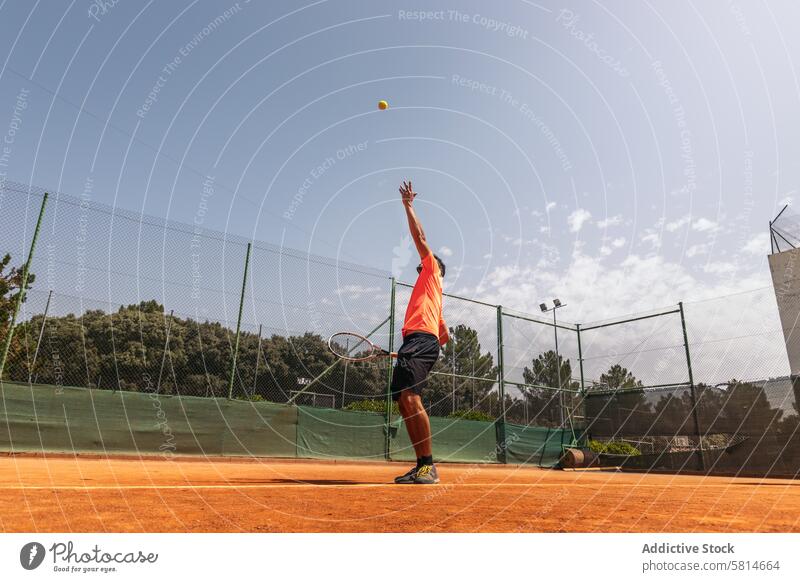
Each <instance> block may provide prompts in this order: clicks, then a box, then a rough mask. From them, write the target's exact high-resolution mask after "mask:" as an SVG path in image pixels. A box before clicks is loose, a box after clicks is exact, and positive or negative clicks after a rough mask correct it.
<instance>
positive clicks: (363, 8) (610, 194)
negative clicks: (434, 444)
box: [0, 0, 800, 321]
mask: <svg viewBox="0 0 800 582" xmlns="http://www.w3.org/2000/svg"><path fill="white" fill-rule="evenodd" d="M421 10H425V11H426V12H427V13H425V14H420V13H419V11H421ZM798 12H800V8H798V6H797V5H796V3H794V2H789V1H782V2H769V3H767V2H760V3H745V2H713V3H706V2H669V3H667V2H652V1H651V2H647V1H644V2H637V3H631V2H622V1H617V2H558V3H556V2H536V3H534V2H526V1H522V0H507V1H504V2H497V3H488V2H469V1H467V2H464V1H460V2H457V3H456V2H451V3H445V2H438V1H433V2H419V3H417V4H413V3H410V4H409V3H405V2H403V3H397V2H383V1H371V2H360V1H358V2H349V1H348V2H344V1H334V0H330V1H324V0H322V1H318V2H308V3H300V2H269V3H259V2H245V1H240V2H238V3H235V2H230V3H228V2H224V1H221V2H208V1H196V2H185V1H181V2H169V3H164V2H162V3H155V2H135V1H129V0H119V1H118V2H116V3H113V2H106V3H105V4H103V3H102V2H100V3H97V2H89V1H77V0H76V1H74V2H71V3H70V2H62V3H55V4H54V3H46V2H21V1H4V2H2V3H1V4H0V44H1V45H2V51H0V56H2V60H0V131H2V132H3V134H4V136H8V131H10V130H11V129H12V127H13V129H14V131H13V134H14V135H13V139H12V143H11V144H10V146H9V147H10V152H9V153H8V154H7V156H6V157H7V160H6V162H7V163H6V164H5V165H4V166H3V167H1V168H0V170H2V172H3V173H4V176H3V177H4V178H7V179H9V180H15V181H18V182H23V183H26V184H27V183H33V184H35V185H39V186H42V187H46V188H50V189H53V190H58V191H62V192H66V193H70V194H74V195H80V194H81V193H82V192H84V190H85V189H86V184H87V182H91V184H92V188H91V197H92V199H93V200H95V201H98V202H103V203H107V204H111V205H115V206H120V207H123V208H126V209H131V210H136V211H143V212H146V213H150V214H154V215H157V216H160V217H166V218H170V219H174V220H180V221H192V220H193V219H194V217H195V216H196V214H197V212H198V209H199V207H200V204H201V201H202V200H203V185H204V182H208V181H209V180H210V181H211V183H213V196H211V197H207V203H208V206H209V212H208V214H207V216H206V221H205V226H206V227H208V228H216V229H220V230H226V231H229V232H232V233H235V234H238V235H242V236H245V237H255V238H257V239H261V240H265V241H269V242H273V243H276V244H282V245H286V246H289V247H294V248H301V249H308V250H311V251H312V252H315V253H319V254H322V255H325V256H329V257H336V258H341V259H344V260H347V261H352V262H357V263H361V264H365V265H369V266H372V267H376V268H380V269H384V270H387V271H393V272H394V273H395V274H397V275H398V276H399V277H400V278H402V279H406V280H410V279H413V276H414V274H413V268H414V266H415V261H414V259H413V257H412V258H410V254H409V252H408V251H409V249H411V248H412V247H411V246H410V241H409V240H408V238H407V236H406V225H405V218H404V215H403V212H402V208H401V206H400V203H399V201H398V196H399V194H398V192H397V187H398V185H399V184H400V182H401V181H402V180H403V179H409V178H410V179H412V180H413V182H414V185H415V187H416V189H417V190H418V191H419V192H421V194H420V197H419V201H418V209H419V214H420V216H421V218H422V220H423V223H424V225H425V228H426V231H427V234H428V237H429V239H430V241H431V243H432V245H433V246H434V248H435V249H437V250H438V251H439V252H440V254H441V255H443V257H444V258H445V260H446V262H447V263H448V266H449V274H448V281H446V283H447V287H448V290H450V291H453V292H457V293H463V294H470V295H477V296H480V297H482V298H484V299H487V300H489V301H491V302H498V303H503V304H505V305H510V306H514V307H517V308H519V309H528V310H533V309H536V305H537V304H538V303H539V301H540V300H541V299H543V298H547V297H551V296H553V295H560V296H562V298H563V299H564V300H565V301H568V302H569V304H570V311H569V312H568V313H567V312H565V317H566V318H567V319H571V320H573V321H582V320H585V319H587V318H588V317H587V314H589V313H591V314H592V315H593V317H591V318H593V319H597V318H598V317H597V316H598V315H607V314H608V315H610V314H612V313H627V312H631V311H636V310H641V309H649V308H651V307H654V306H660V305H666V304H671V303H674V302H676V301H678V300H680V299H686V300H693V299H703V298H707V297H713V296H717V295H724V294H730V293H735V292H738V291H742V290H747V289H755V288H763V287H764V286H767V285H769V273H768V268H767V264H766V254H767V253H768V252H769V240H768V237H767V222H768V220H769V219H770V218H771V217H772V216H773V215H774V214H775V213H776V212H777V211H778V210H779V209H780V207H781V206H782V205H783V203H784V202H786V201H790V200H791V199H792V198H796V197H797V192H796V188H797V184H798V180H800V162H799V161H798V160H800V157H799V156H798V154H800V152H799V151H798V146H797V135H800V108H798V100H799V99H800V82H799V81H798V77H797V70H796V66H795V63H794V59H795V57H796V56H797V55H798V54H800V39H798V38H797V35H796V34H793V29H792V26H793V24H794V23H796V22H797V18H798V16H799V14H798ZM423 17H424V18H423ZM20 96H21V97H20ZM380 99H386V100H387V101H388V102H389V103H390V108H389V109H388V110H387V111H379V110H378V109H377V107H376V105H377V102H378V101H379V100H380ZM20 100H22V101H23V102H24V108H20V107H19V106H18V104H19V102H20ZM772 308H773V309H774V306H772Z"/></svg>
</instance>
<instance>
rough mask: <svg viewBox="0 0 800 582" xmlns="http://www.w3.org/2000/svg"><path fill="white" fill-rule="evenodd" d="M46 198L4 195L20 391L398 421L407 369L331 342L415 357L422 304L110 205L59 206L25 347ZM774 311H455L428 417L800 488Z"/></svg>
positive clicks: (58, 201)
mask: <svg viewBox="0 0 800 582" xmlns="http://www.w3.org/2000/svg"><path fill="white" fill-rule="evenodd" d="M43 194H44V193H43V191H41V190H38V189H35V188H28V187H27V186H23V185H19V184H14V183H11V182H5V183H4V189H3V190H2V192H0V251H1V252H2V254H3V255H5V253H6V252H8V253H9V254H10V255H11V259H10V260H9V263H8V264H7V265H5V267H4V268H5V269H6V271H5V274H4V276H5V277H6V280H8V281H11V282H12V290H11V291H10V292H9V293H7V294H6V296H5V297H3V302H2V303H0V310H2V313H0V331H1V332H2V336H3V339H4V340H5V339H6V338H8V337H13V341H11V343H10V345H9V350H8V358H7V360H6V362H5V366H4V371H3V376H2V377H3V379H6V380H13V381H16V382H23V383H31V384H47V385H54V386H56V387H59V386H64V387H66V386H74V387H92V388H100V389H104V390H125V391H139V392H157V393H161V394H167V395H181V396H200V397H218V398H219V397H222V398H225V397H227V398H233V399H244V400H250V401H259V400H264V401H270V402H276V403H294V404H300V405H304V406H309V407H317V408H335V409H347V410H358V411H372V412H383V413H386V412H387V410H386V401H387V390H388V384H389V378H390V371H391V368H390V366H391V363H390V362H388V361H386V360H382V361H372V362H363V363H345V362H343V361H340V360H337V359H336V358H335V356H334V355H333V354H332V353H330V351H329V350H328V349H327V346H326V343H325V342H326V339H327V337H329V336H330V335H331V334H333V333H335V332H338V331H345V330H348V331H354V332H356V333H360V334H362V335H365V336H367V337H369V338H370V339H371V340H372V341H373V342H375V343H376V344H378V345H380V346H382V347H384V348H386V349H390V348H394V349H397V347H399V345H400V343H401V341H402V337H401V332H402V321H403V310H404V308H405V306H406V305H407V303H408V299H409V297H410V293H411V290H412V286H411V285H409V284H406V283H399V282H397V283H395V282H394V280H393V279H392V278H391V277H390V276H389V275H388V273H385V272H382V271H377V270H374V269H368V268H365V267H362V266H359V265H354V264H347V263H343V262H341V261H336V260H332V259H327V258H323V257H318V256H315V255H311V254H308V253H303V252H299V251H296V250H292V249H286V248H279V247H276V246H274V245H269V244H266V243H262V242H258V241H249V240H246V239H243V238H241V237H235V236H230V235H227V234H223V233H219V232H214V231H211V230H208V229H205V228H204V227H203V226H202V221H198V223H195V224H192V225H189V224H182V223H176V222H172V221H166V220H160V219H156V218H153V217H150V216H146V215H141V214H137V213H134V212H130V211H125V210H119V209H112V208H110V207H107V206H104V205H101V204H97V203H95V202H94V201H93V200H92V199H91V196H90V195H84V196H81V197H77V198H76V197H71V196H66V195H63V194H58V195H55V194H54V195H52V196H51V197H50V199H49V202H48V204H47V205H46V208H45V212H44V215H43V221H42V224H41V230H40V233H39V240H38V247H37V252H36V253H34V255H33V257H32V260H31V265H30V271H31V272H32V273H33V275H34V278H32V279H31V280H30V281H29V283H30V290H29V291H28V293H27V297H26V300H25V302H24V303H22V304H21V310H20V313H19V317H18V319H17V321H16V327H15V329H14V334H13V336H10V335H9V333H8V330H9V324H10V323H11V319H12V318H11V315H12V310H13V306H14V304H15V293H18V289H19V283H20V281H21V273H20V271H16V272H15V273H14V272H11V271H10V270H11V269H12V267H15V266H16V267H17V268H19V267H20V265H21V264H22V261H23V258H24V257H27V255H28V249H29V247H30V244H31V240H32V238H33V236H34V232H35V231H36V228H35V227H36V224H37V217H38V215H39V210H40V207H42V201H43ZM15 281H16V283H17V287H16V291H15V290H14V289H13V286H14V285H13V283H14V282H15ZM779 291H780V290H779ZM774 293H775V291H774V290H773V289H772V288H763V289H757V290H754V291H752V292H748V293H740V294H737V295H732V296H727V297H722V298H716V299H713V300H704V301H698V302H689V303H687V304H686V305H685V306H684V305H683V304H679V305H678V306H675V307H673V308H668V309H662V310H658V311H653V312H649V313H640V314H636V315H633V316H629V317H625V318H620V319H614V320H607V321H600V322H595V323H591V324H585V323H584V324H577V323H568V322H564V321H561V320H560V319H557V318H556V317H555V316H552V317H551V316H550V315H549V314H541V315H537V316H533V315H530V314H526V313H522V312H517V311H513V310H511V309H508V308H503V307H499V306H496V305H492V304H490V303H486V302H483V301H477V300H474V299H468V298H463V297H458V296H455V295H451V294H445V297H444V304H443V305H444V307H443V309H444V318H445V320H446V322H447V324H448V326H449V328H450V332H451V341H450V342H449V343H448V344H447V345H446V346H445V347H444V349H443V350H442V352H441V355H440V358H439V360H438V362H437V363H436V365H435V367H434V370H433V373H432V374H431V376H430V377H429V380H428V389H427V390H426V391H425V392H424V404H425V406H426V408H427V409H428V411H429V413H430V414H431V416H434V417H451V418H462V419H472V420H488V421H492V422H499V423H509V424H513V425H518V426H525V427H547V428H548V429H550V428H553V429H555V428H563V429H568V430H572V431H573V434H580V433H583V434H584V435H585V436H587V437H589V438H591V439H593V440H596V441H600V442H601V444H602V443H604V444H605V445H607V444H609V443H623V444H624V445H625V446H626V447H627V448H623V449H622V450H623V451H624V452H625V455H626V459H627V460H626V462H629V463H634V462H633V461H630V459H632V458H634V457H635V458H637V459H638V460H637V461H635V462H637V463H639V464H640V465H642V466H645V465H647V463H650V464H649V465H647V467H648V468H653V467H666V466H669V468H670V470H681V469H684V468H692V469H698V468H699V469H705V470H723V469H724V470H726V471H728V472H731V471H733V470H734V469H735V470H736V471H741V472H746V471H750V470H755V471H756V472H758V471H761V472H762V473H763V472H764V471H775V470H777V469H776V467H778V468H780V470H781V471H783V472H784V473H785V472H786V471H790V469H791V470H793V471H796V470H798V469H800V463H798V462H796V460H795V461H792V460H791V459H792V458H794V459H796V458H797V457H798V453H800V446H798V445H797V443H798V436H800V435H798V427H799V426H800V422H798V420H799V416H798V415H799V414H800V404H799V403H798V387H797V386H796V383H795V382H793V381H792V379H791V377H790V375H789V374H790V368H789V365H788V361H787V357H786V345H787V344H786V342H787V341H788V339H787V338H790V337H793V336H792V334H793V333H794V325H793V322H791V321H789V322H788V324H786V322H784V324H785V325H784V326H782V325H781V321H780V319H779V318H778V315H777V312H776V309H775V294H774ZM792 297H793V296H792ZM795 311H797V312H800V310H795ZM787 325H788V327H787ZM785 328H786V329H785ZM498 426H499V425H498ZM501 432H502V431H498V435H500V434H501ZM386 434H387V435H388V434H389V430H388V428H387V430H386ZM387 438H388V437H387ZM499 438H500V437H498V439H499ZM387 446H388V445H387ZM681 455H682V456H681ZM735 463H738V465H735V466H734V465H733V464H735ZM710 467H712V469H709V468H710ZM732 467H733V469H732ZM734 472H735V471H734Z"/></svg>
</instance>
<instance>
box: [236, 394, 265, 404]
mask: <svg viewBox="0 0 800 582" xmlns="http://www.w3.org/2000/svg"><path fill="white" fill-rule="evenodd" d="M234 400H247V401H248V402H266V401H267V399H266V398H264V397H263V396H261V394H248V395H244V394H239V395H237V396H235V397H234Z"/></svg>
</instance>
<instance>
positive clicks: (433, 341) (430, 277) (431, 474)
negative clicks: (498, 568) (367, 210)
mask: <svg viewBox="0 0 800 582" xmlns="http://www.w3.org/2000/svg"><path fill="white" fill-rule="evenodd" d="M400 194H401V195H402V200H403V207H404V208H405V209H406V218H408V229H409V230H410V231H411V238H413V239H414V244H415V245H416V247H417V251H418V252H419V258H420V264H419V265H418V266H417V273H418V275H417V282H416V283H415V284H414V290H413V291H412V292H411V299H410V300H409V302H408V307H407V308H406V317H405V320H404V322H403V345H402V346H400V349H399V350H398V351H397V363H396V364H395V366H394V371H393V373H392V399H393V400H395V401H396V402H397V405H398V407H399V408H400V414H402V415H403V420H404V421H405V424H406V429H408V436H409V438H410V439H411V443H412V444H413V445H414V451H415V452H416V454H417V464H416V466H415V467H414V468H412V469H411V470H410V471H409V472H408V473H406V474H405V475H401V476H400V477H397V478H396V479H395V480H394V482H395V483H402V484H406V483H414V484H417V485H432V484H434V483H438V482H439V474H438V473H437V471H436V467H435V466H434V464H433V452H432V449H431V423H430V420H429V419H428V413H427V412H425V407H423V406H422V398H421V396H420V395H421V394H422V390H423V389H424V388H425V386H426V384H427V381H428V380H427V378H428V374H429V373H430V371H431V368H433V365H434V364H435V363H436V360H437V359H438V358H439V346H443V345H444V344H446V343H447V341H448V340H449V339H450V336H449V334H448V332H447V325H445V322H444V318H443V317H442V277H444V272H445V266H444V263H443V262H442V260H441V259H440V258H439V257H437V256H436V255H434V254H433V251H431V248H430V247H429V246H428V241H427V240H426V239H425V233H424V232H423V230H422V225H421V224H420V222H419V219H418V218H417V214H416V212H414V197H415V196H416V194H415V193H414V191H413V190H412V188H411V182H410V181H409V182H407V183H406V182H403V187H402V188H400Z"/></svg>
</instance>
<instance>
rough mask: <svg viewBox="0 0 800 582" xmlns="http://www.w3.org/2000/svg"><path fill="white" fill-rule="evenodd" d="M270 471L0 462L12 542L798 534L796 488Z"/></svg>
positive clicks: (301, 465)
mask: <svg viewBox="0 0 800 582" xmlns="http://www.w3.org/2000/svg"><path fill="white" fill-rule="evenodd" d="M405 468H406V465H404V464H399V463H385V464H384V463H369V464H367V463H350V462H342V463H340V462H319V461H308V462H306V461H284V460H273V459H241V460H236V459H234V460H232V459H191V458H187V459H173V460H162V459H140V458H120V457H113V458H102V457H87V456H82V457H69V456H63V457H52V456H50V457H46V458H45V457H40V456H4V457H2V458H0V530H2V531H4V532H23V531H37V532H64V531H68V532H418V531H424V532H661V531H666V532H728V531H730V532H797V531H800V483H798V482H796V481H792V480H788V479H787V480H781V479H768V480H767V479H750V478H727V477H700V476H672V475H654V474H650V475H646V474H635V473H622V472H618V471H615V470H583V471H557V470H546V469H535V468H519V467H505V466H486V465H483V466H482V465H449V464H442V465H440V474H441V477H442V483H441V484H440V485H438V486H430V487H422V486H397V485H394V484H392V483H391V480H392V478H393V477H394V476H395V475H397V474H398V473H400V472H402V471H404V470H405Z"/></svg>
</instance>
